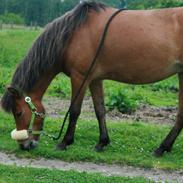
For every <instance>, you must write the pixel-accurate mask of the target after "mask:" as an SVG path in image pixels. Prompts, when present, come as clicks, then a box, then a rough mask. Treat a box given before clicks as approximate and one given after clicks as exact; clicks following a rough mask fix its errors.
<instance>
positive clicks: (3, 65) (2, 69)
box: [0, 29, 178, 106]
mask: <svg viewBox="0 0 183 183" xmlns="http://www.w3.org/2000/svg"><path fill="white" fill-rule="evenodd" d="M39 34H40V30H39V31H33V30H28V29H22V30H21V29H20V30H3V31H0V40H1V41H0V78H1V79H0V94H2V93H3V92H4V90H5V86H6V85H8V84H9V83H10V81H11V77H12V74H13V72H14V71H15V68H16V66H17V65H18V63H19V62H20V61H21V60H22V59H23V57H24V56H25V55H26V53H27V51H28V49H29V48H30V47H31V45H32V43H33V41H34V40H35V39H36V37H37V36H38V35H39ZM104 88H105V97H106V100H108V97H109V96H110V94H111V93H113V92H115V91H116V90H124V89H126V90H128V92H129V94H130V96H132V97H133V98H135V99H134V100H137V102H139V103H147V104H150V105H155V106H167V105H168V106H174V105H177V88H178V82H177V78H176V77H171V78H169V79H167V80H164V81H161V82H158V83H156V84H150V85H139V86H135V85H125V84H121V83H118V82H114V81H106V82H105V84H104ZM70 93H71V90H70V80H69V78H67V77H66V76H64V75H61V74H60V75H58V76H57V77H56V78H55V79H54V80H53V82H52V84H51V85H50V87H49V88H48V91H47V95H48V96H57V97H62V98H70ZM88 95H89V93H88ZM139 98H140V99H139Z"/></svg>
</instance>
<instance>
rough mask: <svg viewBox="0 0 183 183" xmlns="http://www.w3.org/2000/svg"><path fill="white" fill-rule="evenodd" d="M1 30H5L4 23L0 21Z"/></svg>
mask: <svg viewBox="0 0 183 183" xmlns="http://www.w3.org/2000/svg"><path fill="white" fill-rule="evenodd" d="M0 30H3V21H2V20H0Z"/></svg>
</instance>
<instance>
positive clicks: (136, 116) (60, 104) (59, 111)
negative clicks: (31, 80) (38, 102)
mask: <svg viewBox="0 0 183 183" xmlns="http://www.w3.org/2000/svg"><path fill="white" fill-rule="evenodd" d="M44 104H45V107H46V111H47V114H48V116H50V117H53V118H59V117H63V116H64V114H65V113H64V112H66V111H67V110H68V108H69V105H70V100H61V99H59V98H45V99H44ZM176 111H177V108H176V107H154V106H149V105H141V106H140V107H139V108H138V109H137V111H135V112H134V113H132V114H130V115H129V114H122V113H120V112H119V111H117V110H113V111H108V112H107V114H106V116H107V120H109V121H123V120H126V119H129V120H135V121H143V122H147V123H161V124H163V123H166V124H167V123H168V124H173V123H174V122H175V119H176ZM80 118H81V119H96V117H95V112H94V107H93V103H92V100H91V98H90V97H88V98H85V100H84V102H83V105H82V112H81V115H80Z"/></svg>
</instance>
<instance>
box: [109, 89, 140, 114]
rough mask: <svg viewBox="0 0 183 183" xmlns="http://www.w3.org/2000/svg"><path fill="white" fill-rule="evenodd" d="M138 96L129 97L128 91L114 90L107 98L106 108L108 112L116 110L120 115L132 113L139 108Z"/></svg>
mask: <svg viewBox="0 0 183 183" xmlns="http://www.w3.org/2000/svg"><path fill="white" fill-rule="evenodd" d="M138 99H140V100H141V97H140V96H135V95H133V94H132V95H129V91H128V89H119V90H115V91H113V92H112V93H110V94H109V96H108V98H107V103H106V105H107V107H108V109H109V110H113V109H115V108H116V109H117V110H119V111H120V112H122V113H128V114H130V113H132V112H134V111H135V110H136V109H137V107H138V106H139V100H138Z"/></svg>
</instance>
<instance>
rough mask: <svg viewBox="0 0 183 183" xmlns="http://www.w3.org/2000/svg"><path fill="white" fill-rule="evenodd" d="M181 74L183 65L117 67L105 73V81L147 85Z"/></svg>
mask: <svg viewBox="0 0 183 183" xmlns="http://www.w3.org/2000/svg"><path fill="white" fill-rule="evenodd" d="M179 72H183V65H182V64H180V63H174V64H170V65H163V66H162V65H160V66H159V67H158V66H156V67H152V68H151V66H150V65H149V66H147V67H133V65H131V67H126V68H125V67H122V68H120V67H118V68H115V69H114V70H111V71H110V72H108V73H106V75H105V76H104V78H105V79H111V80H115V81H120V82H124V83H129V84H148V83H154V82H157V81H160V80H163V79H166V78H168V77H170V76H172V75H174V74H176V73H179Z"/></svg>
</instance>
